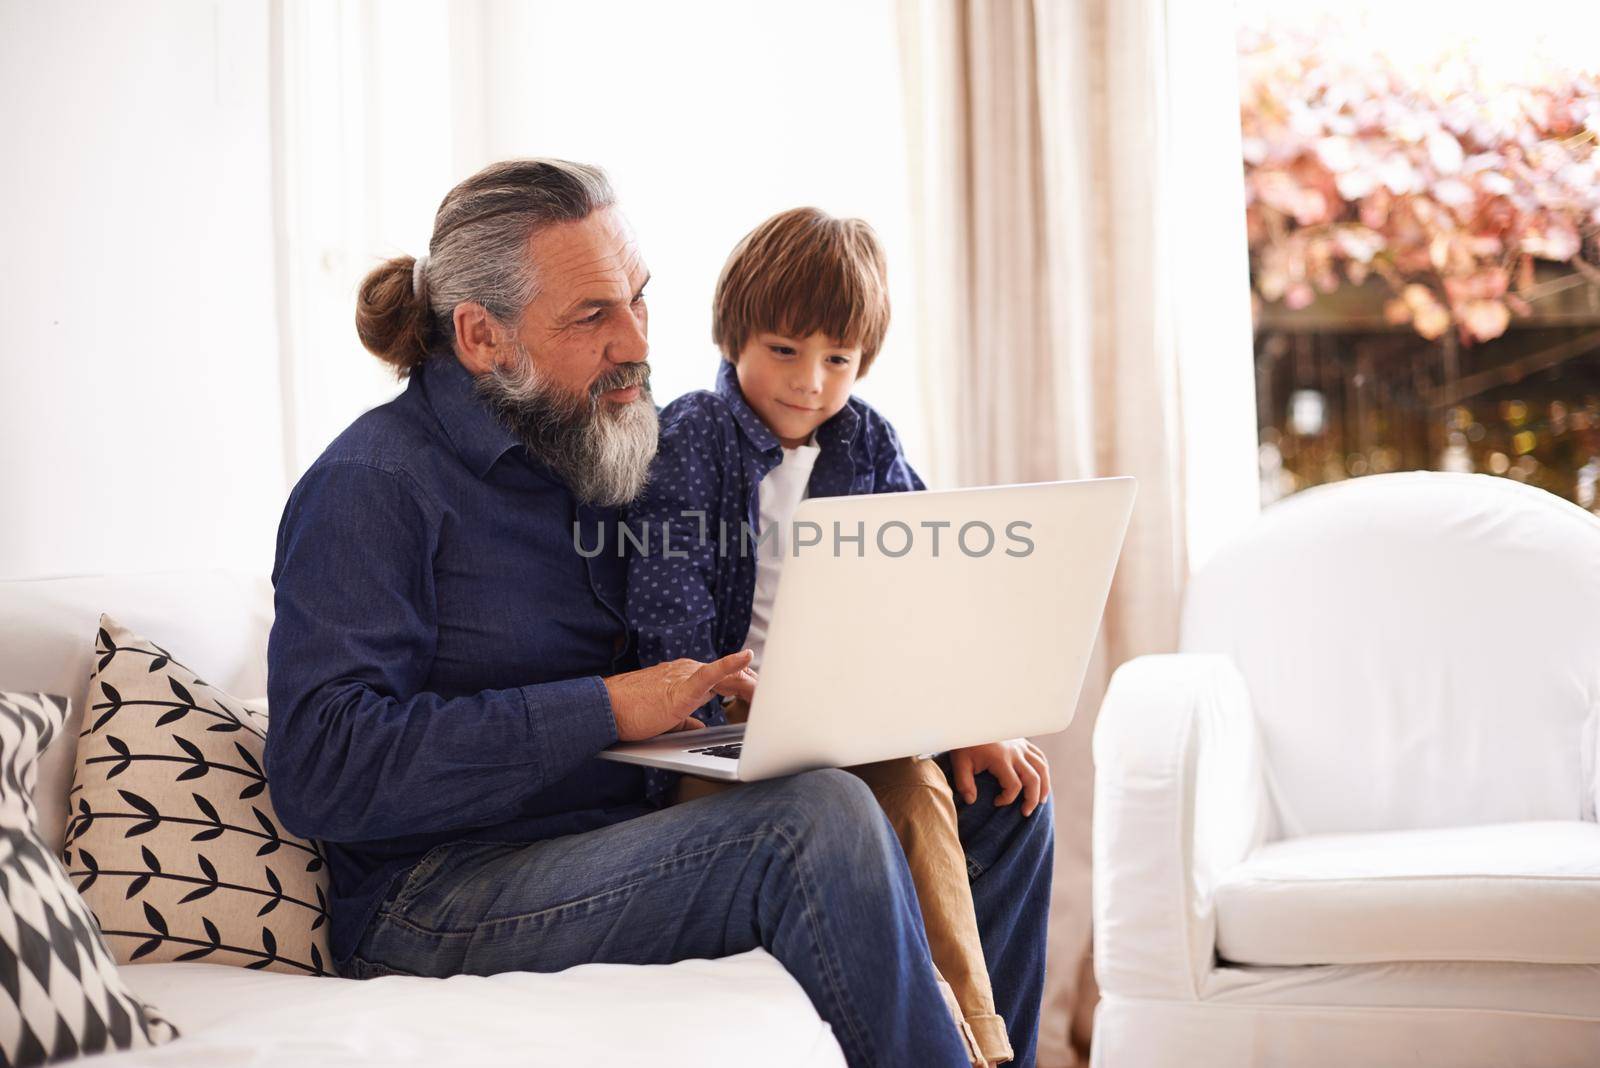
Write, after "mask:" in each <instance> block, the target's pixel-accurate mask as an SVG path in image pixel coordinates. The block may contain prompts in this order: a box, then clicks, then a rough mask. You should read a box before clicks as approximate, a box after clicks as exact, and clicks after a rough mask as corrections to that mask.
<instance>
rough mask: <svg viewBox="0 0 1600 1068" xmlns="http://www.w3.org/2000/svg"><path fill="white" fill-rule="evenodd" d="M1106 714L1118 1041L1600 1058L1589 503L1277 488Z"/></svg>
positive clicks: (1599, 760)
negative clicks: (1174, 641)
mask: <svg viewBox="0 0 1600 1068" xmlns="http://www.w3.org/2000/svg"><path fill="white" fill-rule="evenodd" d="M1181 648H1182V650H1183V651H1182V652H1180V653H1178V654H1174V655H1168V656H1149V657H1141V658H1139V659H1137V660H1134V661H1131V662H1129V663H1128V664H1125V665H1124V666H1123V667H1122V668H1121V669H1120V670H1119V671H1118V672H1117V673H1116V675H1115V677H1114V678H1113V679H1112V682H1111V686H1110V688H1109V690H1108V692H1107V694H1106V698H1105V703H1104V705H1103V706H1102V708H1101V712H1100V719H1099V723H1098V725H1097V727H1096V730H1095V739H1094V752H1095V762H1096V789H1095V816H1094V863H1095V883H1094V897H1095V957H1096V971H1097V975H1098V978H1099V981H1100V985H1101V989H1102V993H1103V1000H1102V1001H1101V1004H1100V1007H1099V1010H1098V1015H1097V1018H1096V1028H1095V1042H1094V1064H1095V1065H1096V1066H1099V1068H1123V1066H1132V1068H1164V1066H1168V1065H1172V1066H1177V1065H1182V1066H1184V1068H1194V1066H1197V1065H1198V1066H1205V1065H1219V1066H1221V1065H1227V1066H1229V1068H1236V1066H1246V1065H1293V1066H1296V1068H1315V1066H1320V1065H1328V1066H1334V1065H1337V1066H1339V1068H1346V1066H1348V1065H1353V1064H1364V1065H1388V1064H1407V1065H1451V1066H1472V1065H1480V1064H1481V1065H1506V1064H1515V1065H1521V1066H1532V1065H1594V1064H1600V824H1597V823H1596V802H1597V795H1600V771H1597V764H1600V729H1597V724H1600V519H1596V518H1595V517H1594V516H1591V515H1589V514H1588V513H1586V512H1584V511H1582V510H1581V509H1578V508H1576V507H1574V506H1572V505H1570V504H1567V503H1566V502H1564V501H1561V500H1560V499H1558V498H1556V497H1554V496H1551V495H1549V494H1546V493H1543V492H1542V491H1539V490H1534V489H1530V488H1528V487H1526V486H1522V485H1518V484H1516V483H1514V482H1509V481H1506V480H1502V479H1492V478H1489V477H1487V476H1477V475H1439V474H1404V475H1381V476H1373V477H1369V478H1364V479H1359V480H1355V481H1352V482H1347V483H1342V484H1339V485H1336V486H1331V487H1325V488H1321V489H1316V490H1311V491H1308V492H1306V493H1302V494H1299V495H1297V496H1295V497H1293V498H1291V499H1290V500H1288V501H1285V502H1284V503H1282V504H1279V505H1276V506H1274V507H1273V508H1271V509H1269V510H1268V511H1267V512H1266V514H1265V515H1264V516H1263V517H1262V519H1261V520H1260V521H1259V523H1258V524H1257V525H1256V527H1255V528H1254V529H1253V531H1252V532H1251V533H1250V534H1249V535H1248V536H1247V537H1245V538H1243V539H1241V540H1240V542H1238V543H1237V544H1235V545H1233V546H1231V547H1230V548H1229V549H1227V550H1226V551H1224V552H1223V553H1221V554H1220V555H1219V556H1218V557H1217V558H1216V559H1215V560H1214V561H1213V562H1212V563H1210V564H1209V565H1208V566H1207V567H1206V568H1205V569H1204V570H1203V571H1201V572H1200V573H1199V574H1197V575H1196V576H1195V578H1194V580H1193V581H1192V582H1191V584H1190V588H1189V593H1188V597H1187V599H1186V603H1185V607H1184V620H1183V629H1182V639H1181Z"/></svg>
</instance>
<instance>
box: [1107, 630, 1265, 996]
mask: <svg viewBox="0 0 1600 1068" xmlns="http://www.w3.org/2000/svg"><path fill="white" fill-rule="evenodd" d="M1094 759H1095V796H1094V938H1095V970H1096V974H1097V976H1098V978H1099V981H1100V986H1101V988H1102V989H1104V990H1106V991H1107V992H1108V993H1116V994H1123V995H1129V996H1137V997H1147V998H1165V999H1177V1000H1192V999H1193V998H1195V996H1196V991H1197V990H1198V988H1199V984H1200V982H1201V980H1202V979H1203V978H1204V977H1205V975H1206V973H1207V972H1209V971H1210V970H1211V966H1212V962H1213V961H1214V959H1215V952H1216V925H1215V917H1214V913H1213V909H1212V903H1211V888H1212V886H1213V885H1214V884H1215V882H1216V879H1217V877H1218V876H1219V875H1221V874H1222V873H1223V872H1224V871H1226V870H1227V869H1229V868H1231V867H1232V866H1233V865H1235V864H1237V863H1238V862H1239V861H1241V860H1243V859H1244V857H1245V856H1246V855H1247V854H1248V853H1249V852H1250V851H1251V850H1252V849H1254V848H1255V847H1256V846H1257V845H1259V844H1260V843H1261V842H1262V841H1263V840H1264V839H1265V837H1266V833H1267V821H1268V804H1267V791H1266V786H1265V781H1264V777H1263V770H1262V769H1263V765H1262V761H1261V747H1260V740H1259V736H1258V734H1257V731H1256V724H1255V718H1254V715H1253V714H1252V712H1251V708H1250V694H1249V692H1248V690H1247V689H1246V687H1245V682H1244V679H1243V677H1242V676H1241V675H1240V674H1239V672H1238V670H1237V669H1236V668H1235V667H1234V666H1233V663H1232V661H1230V660H1229V659H1228V658H1227V657H1225V656H1213V655H1201V654H1191V653H1180V654H1173V655H1165V656H1143V657H1139V658H1137V659H1135V660H1131V661H1129V662H1128V663H1126V664H1124V665H1122V667H1121V668H1119V669H1118V670H1117V673H1116V674H1115V675H1114V676H1113V677H1112V679H1111V685H1110V687H1109V688H1108V689H1107V691H1106V696H1105V700H1104V702H1103V703H1102V704H1101V706H1100V716H1099V720H1098V722H1097V723H1096V725H1095V732H1094Z"/></svg>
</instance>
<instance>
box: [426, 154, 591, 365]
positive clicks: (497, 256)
mask: <svg viewBox="0 0 1600 1068" xmlns="http://www.w3.org/2000/svg"><path fill="white" fill-rule="evenodd" d="M615 203H616V194H615V193H613V192H612V189H611V182H610V180H609V179H607V178H606V174H605V172H604V171H602V170H601V169H600V168H599V167H592V166H590V165H588V164H586V163H571V162H569V161H567V160H561V159H514V160H506V161H504V162H501V163H496V164H493V165H491V166H488V167H485V168H484V169H483V170H481V171H479V172H478V173H477V174H475V175H473V176H472V177H471V178H468V179H467V180H466V181H464V182H462V183H461V184H460V185H458V186H456V187H455V188H454V189H452V190H450V192H449V194H448V195H447V196H446V197H445V198H444V201H443V202H442V203H440V205H439V211H438V213H437V214H436V215H435V216H434V221H433V240H432V241H430V242H429V243H428V262H427V265H426V271H425V273H426V286H425V292H426V294H427V300H428V306H429V309H430V310H431V311H432V313H433V320H434V332H435V336H438V337H440V338H444V339H453V338H454V337H455V311H456V305H458V304H464V303H466V302H468V301H476V302H477V303H479V304H481V305H483V306H484V308H485V309H486V310H487V311H488V312H489V314H490V315H492V316H494V317H495V318H496V319H498V320H499V321H500V322H501V323H504V324H507V325H509V324H512V323H515V322H516V321H517V320H518V319H519V318H520V317H521V315H522V310H523V309H524V308H526V307H527V306H528V305H529V303H531V302H532V301H533V299H534V297H535V296H537V295H538V292H539V289H538V286H539V279H538V275H537V271H536V269H535V266H534V265H533V264H531V263H529V262H528V258H527V255H526V250H527V244H528V238H529V237H531V236H532V235H533V234H534V233H535V232H536V231H538V230H541V229H543V228H544V227H546V226H549V225H551V224H552V223H558V222H576V221H579V220H581V219H584V218H587V217H588V216H589V215H590V214H591V213H592V212H595V211H598V210H599V209H601V208H609V207H611V206H612V205H614V204H615Z"/></svg>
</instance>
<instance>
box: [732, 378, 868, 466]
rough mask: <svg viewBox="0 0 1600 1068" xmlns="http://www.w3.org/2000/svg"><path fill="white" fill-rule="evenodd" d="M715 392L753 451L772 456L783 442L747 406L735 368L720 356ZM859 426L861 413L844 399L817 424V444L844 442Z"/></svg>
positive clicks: (752, 409)
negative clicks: (729, 411)
mask: <svg viewBox="0 0 1600 1068" xmlns="http://www.w3.org/2000/svg"><path fill="white" fill-rule="evenodd" d="M717 395H718V396H719V397H721V398H722V399H723V400H725V401H727V403H728V408H729V410H731V411H732V412H733V421H734V422H735V423H737V424H738V425H739V430H740V432H741V433H743V434H744V436H745V437H746V438H748V439H749V440H750V444H751V445H754V446H755V448H756V451H758V452H762V453H773V454H774V458H775V459H776V453H777V452H778V451H779V450H780V449H782V447H783V446H782V445H781V444H780V443H779V441H778V436H777V435H776V434H774V433H773V432H772V428H771V427H769V426H767V424H766V423H764V422H762V420H761V417H760V416H759V415H757V414H756V410H755V409H754V408H752V407H750V402H749V401H747V400H745V399H744V390H742V389H740V388H739V372H738V370H737V369H736V368H735V367H734V366H733V364H731V363H729V362H728V361H727V360H723V361H722V363H721V366H719V367H718V368H717ZM860 427H861V413H860V412H858V411H856V406H855V405H854V404H853V403H847V404H845V406H844V407H843V408H840V409H839V411H838V412H837V413H836V414H835V415H834V416H833V417H832V418H830V419H829V420H828V421H827V422H826V423H823V424H822V425H821V426H819V427H817V435H816V441H817V444H818V445H820V446H822V447H823V448H824V449H828V448H835V447H838V446H840V445H848V444H849V443H850V442H852V441H854V440H855V436H856V431H857V430H859V429H860Z"/></svg>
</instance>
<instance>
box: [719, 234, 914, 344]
mask: <svg viewBox="0 0 1600 1068" xmlns="http://www.w3.org/2000/svg"><path fill="white" fill-rule="evenodd" d="M888 329H889V283H888V267H887V264H886V262H885V259H884V255H883V247H882V246H881V245H879V244H878V235H877V234H875V233H873V232H872V227H870V226H868V225H867V224H866V223H864V222H862V221H861V220H860V219H836V218H834V217H833V216H831V215H829V214H828V213H827V212H825V211H820V210H818V209H817V208H793V209H791V210H789V211H785V212H781V213H779V214H777V215H774V216H773V217H772V218H770V219H768V220H767V221H766V222H764V223H762V224H761V225H760V226H758V227H756V228H755V229H754V230H752V231H750V232H749V233H748V234H746V235H745V236H744V238H743V239H742V240H741V241H740V242H739V244H738V245H736V246H734V250H733V252H732V254H731V255H729V256H728V262H727V263H726V264H724V265H723V268H722V276H721V277H720V278H718V279H717V293H716V296H715V297H714V298H713V299H712V311H711V340H712V341H714V342H716V344H717V347H718V348H720V349H721V350H722V356H723V359H725V360H727V361H728V362H729V363H737V362H739V352H740V351H741V350H742V349H743V348H744V346H745V342H747V341H749V340H750V338H751V336H752V335H754V334H756V333H758V332H760V331H762V330H774V331H777V332H779V333H781V334H784V335H785V336H788V337H795V338H801V337H808V336H810V335H811V334H814V333H818V332H820V333H822V334H824V335H826V336H827V337H828V338H829V339H831V340H832V341H834V342H836V343H837V344H840V345H848V346H854V345H860V346H861V370H860V373H861V374H866V372H867V368H868V367H870V366H871V365H872V360H873V357H875V356H877V355H878V349H879V348H880V347H882V345H883V335H884V334H885V333H886V332H887V331H888Z"/></svg>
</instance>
